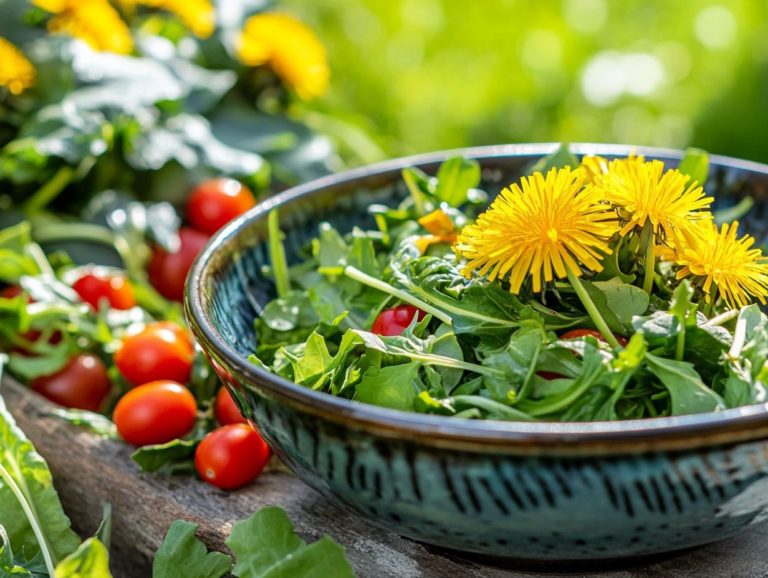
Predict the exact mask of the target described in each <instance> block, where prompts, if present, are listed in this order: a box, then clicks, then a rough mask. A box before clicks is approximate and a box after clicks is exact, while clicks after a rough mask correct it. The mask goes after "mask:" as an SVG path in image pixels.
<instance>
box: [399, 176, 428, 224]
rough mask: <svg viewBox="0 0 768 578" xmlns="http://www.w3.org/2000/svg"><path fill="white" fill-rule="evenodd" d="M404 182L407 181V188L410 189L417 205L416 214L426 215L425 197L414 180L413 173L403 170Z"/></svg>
mask: <svg viewBox="0 0 768 578" xmlns="http://www.w3.org/2000/svg"><path fill="white" fill-rule="evenodd" d="M403 181H405V186H406V187H408V192H410V193H411V197H413V203H414V204H415V205H416V212H417V213H419V215H423V214H424V213H426V209H425V207H424V195H423V194H422V192H421V190H420V189H419V185H418V184H417V183H416V179H414V177H413V174H412V173H411V171H409V170H403Z"/></svg>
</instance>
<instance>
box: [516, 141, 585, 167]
mask: <svg viewBox="0 0 768 578" xmlns="http://www.w3.org/2000/svg"><path fill="white" fill-rule="evenodd" d="M579 164H580V163H579V159H577V158H576V155H574V154H573V153H572V152H571V150H570V148H569V147H568V144H566V143H563V144H561V145H560V146H559V147H558V148H557V150H556V151H554V152H551V153H550V154H548V155H547V156H545V157H542V158H541V159H540V160H539V161H537V162H536V164H535V165H533V166H532V167H531V169H530V170H529V171H528V174H533V173H535V172H537V171H538V172H540V173H542V174H547V172H548V171H549V169H561V168H563V167H571V168H572V169H575V168H576V167H578V166H579Z"/></svg>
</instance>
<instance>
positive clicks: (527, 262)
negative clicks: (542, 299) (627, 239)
mask: <svg viewBox="0 0 768 578" xmlns="http://www.w3.org/2000/svg"><path fill="white" fill-rule="evenodd" d="M585 179H586V175H585V173H584V171H582V170H578V169H577V170H571V169H570V168H569V167H565V168H562V169H551V170H550V171H549V172H548V173H547V175H546V177H545V176H544V175H542V174H541V173H538V172H537V173H534V174H533V175H532V176H530V177H523V178H522V180H521V183H520V185H517V184H513V185H512V186H511V187H509V188H507V189H504V190H503V191H502V192H501V193H500V194H499V196H498V197H497V198H496V200H494V201H493V203H492V204H491V206H490V207H489V208H488V210H487V211H485V212H484V213H482V214H481V215H480V216H479V217H478V218H477V221H476V222H475V223H474V224H473V225H469V226H467V227H465V228H464V230H463V231H462V232H461V234H459V237H458V239H457V241H456V251H457V252H458V253H459V254H460V255H461V256H463V257H464V258H466V259H467V264H466V266H465V267H464V269H463V271H462V272H463V273H464V274H465V275H467V276H469V275H470V274H471V273H472V271H475V270H477V271H478V273H479V274H480V275H487V276H488V278H489V279H491V280H494V279H496V278H500V279H503V278H505V277H507V276H509V283H510V290H511V291H512V293H519V292H520V287H521V286H522V284H523V281H524V280H525V278H526V277H527V276H528V275H530V276H531V278H532V280H533V290H534V291H536V292H538V291H540V290H541V285H542V278H543V280H544V281H545V282H549V281H552V280H553V276H554V275H556V276H557V277H558V278H559V279H562V278H564V277H567V276H574V277H578V276H580V275H581V274H582V266H584V267H586V268H587V269H589V270H590V271H601V270H602V268H603V266H602V264H601V263H600V260H601V258H602V257H603V256H604V255H608V254H610V253H611V250H610V248H609V247H608V240H609V239H610V238H611V237H612V236H613V234H614V233H615V232H616V230H617V229H618V225H617V224H616V221H615V219H616V216H615V213H614V212H613V211H612V210H611V208H610V206H608V205H607V204H605V203H604V202H603V199H602V195H601V194H600V193H599V192H598V191H596V190H595V189H594V188H593V187H587V188H584V181H585ZM569 274H570V275H569Z"/></svg>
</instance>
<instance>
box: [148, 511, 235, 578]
mask: <svg viewBox="0 0 768 578" xmlns="http://www.w3.org/2000/svg"><path fill="white" fill-rule="evenodd" d="M235 526H237V524H235ZM195 530H197V524H193V523H191V522H185V521H183V520H176V521H175V522H174V523H173V524H171V527H170V528H169V529H168V533H167V534H166V536H165V540H164V541H163V544H162V546H160V549H159V550H158V551H157V554H156V555H155V560H154V562H153V563H152V578H221V576H224V575H225V574H227V573H228V572H229V571H230V569H231V568H232V560H231V559H230V557H229V556H227V555H226V554H222V553H221V552H208V549H207V548H206V547H205V544H203V543H202V542H201V541H200V540H198V539H197V538H196V537H195ZM233 531H234V530H233Z"/></svg>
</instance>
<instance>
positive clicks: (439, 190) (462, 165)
mask: <svg viewBox="0 0 768 578" xmlns="http://www.w3.org/2000/svg"><path fill="white" fill-rule="evenodd" d="M479 184H480V163H478V162H477V161H476V160H474V159H467V158H465V157H451V158H449V159H446V160H445V161H443V163H442V164H441V165H440V168H439V169H438V170H437V187H436V189H435V197H436V198H437V200H438V201H441V202H443V203H447V204H448V205H450V206H452V207H460V206H461V205H463V204H464V203H466V202H467V200H468V194H467V193H468V191H469V190H470V189H474V188H475V187H477V186H478V185H479Z"/></svg>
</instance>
